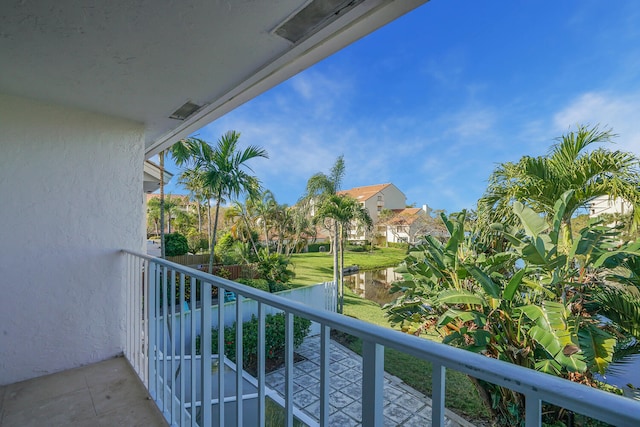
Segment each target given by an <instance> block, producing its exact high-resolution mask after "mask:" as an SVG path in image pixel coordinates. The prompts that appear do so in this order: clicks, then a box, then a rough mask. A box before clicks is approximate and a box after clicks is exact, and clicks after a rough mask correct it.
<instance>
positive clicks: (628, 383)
mask: <svg viewBox="0 0 640 427" xmlns="http://www.w3.org/2000/svg"><path fill="white" fill-rule="evenodd" d="M602 380H603V381H604V382H606V383H607V384H611V385H615V386H616V387H620V389H622V391H623V392H624V394H625V396H629V397H633V398H634V399H638V400H640V354H630V355H628V356H624V357H623V358H621V359H619V360H616V361H615V362H613V363H611V364H610V365H609V367H608V368H607V372H606V374H605V375H604V376H603V377H602Z"/></svg>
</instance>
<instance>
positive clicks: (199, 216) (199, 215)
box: [196, 200, 202, 233]
mask: <svg viewBox="0 0 640 427" xmlns="http://www.w3.org/2000/svg"><path fill="white" fill-rule="evenodd" d="M200 208H202V206H200V200H196V209H198V233H202V212H201V210H200Z"/></svg>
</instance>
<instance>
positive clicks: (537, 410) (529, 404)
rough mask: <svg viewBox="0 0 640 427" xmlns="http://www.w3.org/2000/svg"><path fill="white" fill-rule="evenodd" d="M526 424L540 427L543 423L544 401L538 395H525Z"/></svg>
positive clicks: (530, 426) (529, 426)
mask: <svg viewBox="0 0 640 427" xmlns="http://www.w3.org/2000/svg"><path fill="white" fill-rule="evenodd" d="M524 410H525V425H526V426H527V427H540V426H541V425H542V401H541V400H540V399H538V398H537V397H536V396H533V395H528V396H525V409H524Z"/></svg>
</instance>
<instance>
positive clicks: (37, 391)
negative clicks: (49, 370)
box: [3, 369, 87, 413]
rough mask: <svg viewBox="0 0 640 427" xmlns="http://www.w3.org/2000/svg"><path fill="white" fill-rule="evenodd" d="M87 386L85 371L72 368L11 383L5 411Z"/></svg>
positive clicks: (5, 401)
mask: <svg viewBox="0 0 640 427" xmlns="http://www.w3.org/2000/svg"><path fill="white" fill-rule="evenodd" d="M86 388H87V382H86V380H85V378H84V373H83V372H82V371H81V370H79V369H70V370H68V371H63V372H59V373H57V374H51V375H46V376H43V377H38V378H34V379H31V380H27V381H21V382H19V383H14V384H9V385H8V386H6V390H5V397H4V405H3V406H4V411H5V413H9V412H18V411H20V410H22V409H25V408H29V407H33V406H34V405H36V404H37V403H39V402H41V401H46V400H48V399H50V398H51V397H53V396H60V395H64V394H67V393H71V392H74V391H77V390H81V389H86Z"/></svg>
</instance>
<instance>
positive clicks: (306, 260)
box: [291, 248, 406, 285]
mask: <svg viewBox="0 0 640 427" xmlns="http://www.w3.org/2000/svg"><path fill="white" fill-rule="evenodd" d="M405 256H406V251H405V250H404V249H400V248H377V249H375V250H374V251H373V252H346V253H345V254H344V265H345V266H350V265H353V264H355V265H357V266H359V267H360V269H361V270H374V269H378V268H384V267H393V266H396V265H398V264H399V263H400V262H401V261H402V260H403V259H404V258H405ZM291 262H292V263H293V271H294V272H295V273H296V277H295V279H293V281H292V284H293V285H314V284H316V283H322V282H326V281H330V280H332V278H333V255H331V254H330V253H327V252H311V253H304V254H294V255H293V256H292V257H291Z"/></svg>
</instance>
